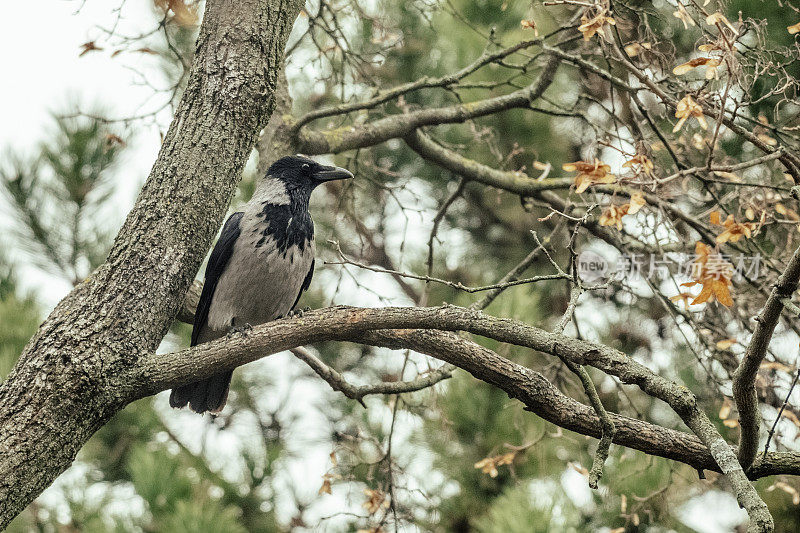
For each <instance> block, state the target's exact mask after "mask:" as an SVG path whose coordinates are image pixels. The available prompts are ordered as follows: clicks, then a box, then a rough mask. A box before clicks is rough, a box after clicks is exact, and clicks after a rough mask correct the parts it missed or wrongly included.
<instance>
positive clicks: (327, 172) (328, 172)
mask: <svg viewBox="0 0 800 533" xmlns="http://www.w3.org/2000/svg"><path fill="white" fill-rule="evenodd" d="M352 177H353V173H352V172H350V171H349V170H347V169H344V168H341V167H322V169H321V170H318V171H316V172H315V173H314V178H315V179H316V180H317V181H333V180H346V179H350V178H352Z"/></svg>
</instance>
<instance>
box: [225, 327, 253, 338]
mask: <svg viewBox="0 0 800 533" xmlns="http://www.w3.org/2000/svg"><path fill="white" fill-rule="evenodd" d="M252 330H253V326H251V325H250V324H242V325H241V326H231V328H230V329H229V330H228V334H227V337H228V338H229V339H230V338H231V337H233V336H235V335H236V334H237V333H238V334H239V335H241V336H242V337H247V335H248V334H249V333H250V332H251V331H252Z"/></svg>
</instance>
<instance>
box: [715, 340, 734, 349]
mask: <svg viewBox="0 0 800 533" xmlns="http://www.w3.org/2000/svg"><path fill="white" fill-rule="evenodd" d="M734 344H736V339H723V340H721V341H717V350H727V349H728V348H730V347H731V346H733V345H734Z"/></svg>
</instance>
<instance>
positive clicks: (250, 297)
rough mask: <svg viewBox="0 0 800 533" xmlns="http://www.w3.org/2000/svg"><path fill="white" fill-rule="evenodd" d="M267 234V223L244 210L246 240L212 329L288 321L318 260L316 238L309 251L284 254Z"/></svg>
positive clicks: (213, 313)
mask: <svg viewBox="0 0 800 533" xmlns="http://www.w3.org/2000/svg"><path fill="white" fill-rule="evenodd" d="M264 233H265V232H264V221H263V219H259V218H258V217H257V216H255V215H254V214H253V212H252V211H251V210H249V209H248V210H245V214H244V216H243V217H242V221H241V235H240V236H239V239H238V240H237V241H236V244H235V245H234V248H233V253H232V255H231V258H230V261H229V263H228V265H227V267H226V268H225V272H223V274H222V276H220V279H219V283H218V285H217V289H216V291H215V293H214V297H213V299H212V303H211V307H210V309H209V313H208V327H209V328H210V329H212V330H216V331H227V330H228V329H229V328H230V327H231V325H234V326H236V325H243V324H250V325H256V324H262V323H264V322H268V321H270V320H274V319H276V318H278V317H280V316H283V315H285V314H286V313H288V312H289V311H290V310H291V308H292V305H294V302H295V300H296V299H297V296H298V294H299V293H300V289H301V287H302V285H303V280H304V279H305V277H306V275H307V274H308V270H309V269H310V268H311V262H312V261H313V259H314V241H313V238H312V239H311V240H310V242H308V244H307V245H306V246H304V247H302V248H301V247H298V246H290V247H289V248H288V249H287V250H286V251H285V253H284V252H281V251H280V250H278V246H277V243H276V242H275V239H274V238H273V237H272V236H271V235H266V236H265V234H264Z"/></svg>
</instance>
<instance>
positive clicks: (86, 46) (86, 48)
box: [78, 41, 102, 57]
mask: <svg viewBox="0 0 800 533" xmlns="http://www.w3.org/2000/svg"><path fill="white" fill-rule="evenodd" d="M98 50H102V48H101V47H99V46H97V44H95V42H94V41H89V42H86V43H83V44H82V45H81V53H80V54H78V57H82V56H84V55H86V54H88V53H89V52H96V51H98Z"/></svg>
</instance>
